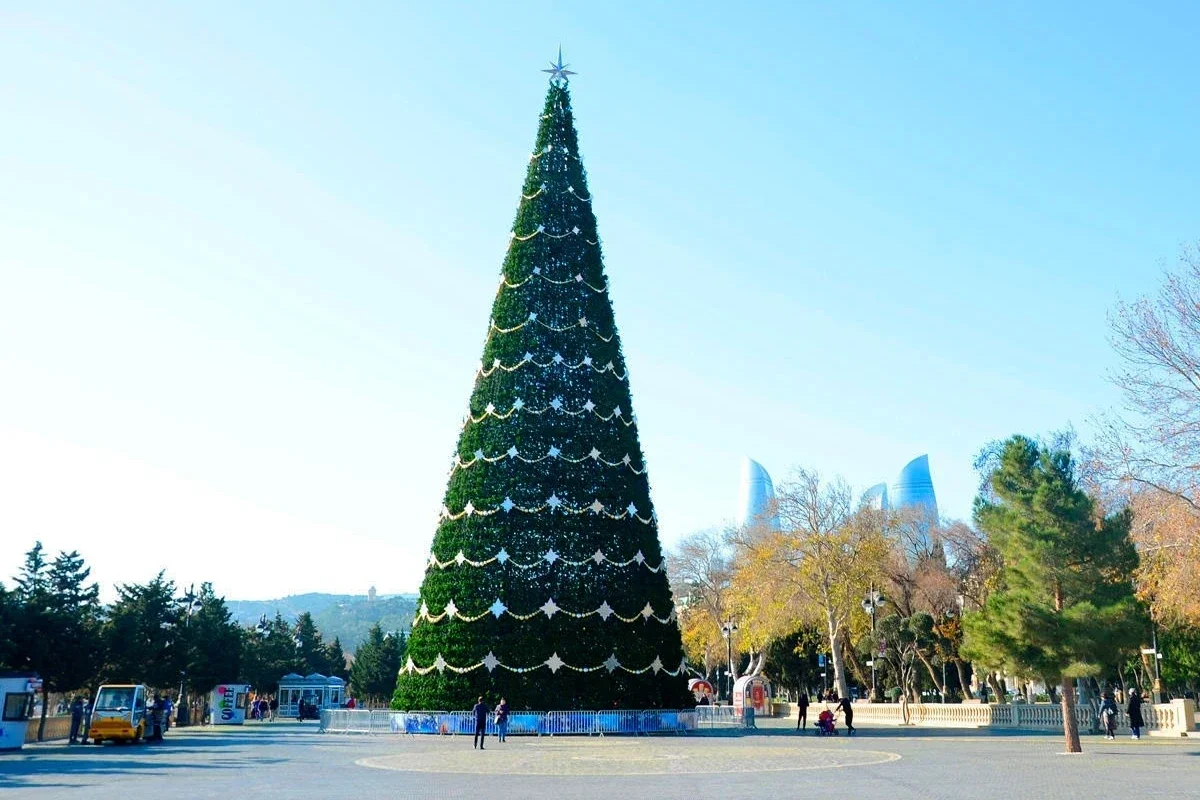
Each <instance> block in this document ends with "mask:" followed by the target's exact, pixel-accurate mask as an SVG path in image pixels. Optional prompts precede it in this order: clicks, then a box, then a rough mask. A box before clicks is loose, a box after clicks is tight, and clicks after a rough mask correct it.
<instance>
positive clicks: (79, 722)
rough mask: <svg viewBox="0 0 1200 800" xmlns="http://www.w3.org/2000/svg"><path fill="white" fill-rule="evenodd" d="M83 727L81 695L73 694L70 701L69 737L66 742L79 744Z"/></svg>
mask: <svg viewBox="0 0 1200 800" xmlns="http://www.w3.org/2000/svg"><path fill="white" fill-rule="evenodd" d="M82 727H83V697H81V696H80V695H75V699H74V700H72V701H71V738H70V740H69V741H68V742H67V744H79V737H80V734H81V733H82V730H81V728H82Z"/></svg>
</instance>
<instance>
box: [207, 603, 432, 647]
mask: <svg viewBox="0 0 1200 800" xmlns="http://www.w3.org/2000/svg"><path fill="white" fill-rule="evenodd" d="M225 603H226V605H228V606H229V610H230V612H231V613H232V614H233V617H234V619H235V620H237V622H238V623H239V624H242V625H247V626H249V625H254V624H256V623H257V622H258V621H259V619H261V618H262V616H263V615H264V614H265V615H266V616H267V617H274V616H275V613H276V612H277V611H278V612H279V613H280V614H282V615H283V618H284V619H286V620H287V621H288V622H295V621H296V618H297V617H299V616H300V615H301V614H303V613H304V612H305V611H307V612H308V613H310V614H312V616H313V621H314V622H316V624H317V630H319V631H321V637H322V638H323V639H324V640H325V641H327V642H332V641H333V639H334V637H335V636H336V637H337V638H339V639H341V641H342V648H343V649H344V650H345V651H346V652H347V653H353V652H354V648H355V647H357V646H358V645H359V644H360V643H361V642H362V641H363V640H364V639H366V638H367V632H368V631H369V630H371V626H372V625H374V624H375V623H376V622H378V623H379V624H380V626H381V627H382V628H383V629H384V631H399V630H408V629H409V627H411V626H412V620H413V617H414V616H415V615H416V613H417V595H415V594H398V595H390V596H383V597H377V598H376V599H375V600H368V599H367V596H366V595H365V594H320V593H316V592H313V593H309V594H297V595H292V596H290V597H281V598H279V599H277V600H226V601H225Z"/></svg>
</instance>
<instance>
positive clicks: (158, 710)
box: [146, 694, 163, 742]
mask: <svg viewBox="0 0 1200 800" xmlns="http://www.w3.org/2000/svg"><path fill="white" fill-rule="evenodd" d="M162 740H163V699H162V695H161V694H156V695H154V702H153V703H151V704H150V735H149V736H147V737H146V741H147V742H161V741H162Z"/></svg>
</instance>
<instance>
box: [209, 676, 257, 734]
mask: <svg viewBox="0 0 1200 800" xmlns="http://www.w3.org/2000/svg"><path fill="white" fill-rule="evenodd" d="M249 697H250V684H248V683H223V684H221V685H220V686H218V687H217V688H215V689H213V690H212V695H211V696H210V697H209V699H208V708H209V713H210V714H211V715H212V724H213V725H243V724H245V722H246V705H247V701H248V699H249Z"/></svg>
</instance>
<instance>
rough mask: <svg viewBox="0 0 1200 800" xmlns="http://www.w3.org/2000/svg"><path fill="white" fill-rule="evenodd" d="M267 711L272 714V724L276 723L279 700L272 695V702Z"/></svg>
mask: <svg viewBox="0 0 1200 800" xmlns="http://www.w3.org/2000/svg"><path fill="white" fill-rule="evenodd" d="M267 709H268V710H269V711H270V712H271V722H274V721H275V715H276V714H277V713H279V698H278V697H276V696H275V695H271V700H270V702H269V703H267Z"/></svg>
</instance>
